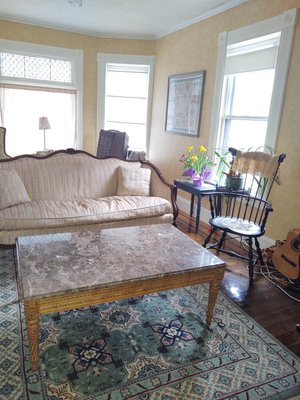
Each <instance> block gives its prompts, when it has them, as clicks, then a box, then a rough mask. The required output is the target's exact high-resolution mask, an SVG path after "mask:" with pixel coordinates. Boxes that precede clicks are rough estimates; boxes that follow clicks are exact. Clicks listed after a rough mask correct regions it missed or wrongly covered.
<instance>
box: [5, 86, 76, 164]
mask: <svg viewBox="0 0 300 400" xmlns="http://www.w3.org/2000/svg"><path fill="white" fill-rule="evenodd" d="M0 95H1V96H2V97H1V98H3V99H4V101H3V103H2V104H1V106H2V109H3V111H4V113H3V115H4V119H3V125H4V126H5V127H6V129H7V132H6V151H7V153H8V154H9V155H10V156H16V155H19V154H32V153H35V152H36V151H39V150H43V149H44V131H42V130H39V117H41V116H46V117H48V120H49V122H50V126H51V129H49V130H47V131H46V147H47V148H48V149H51V150H59V149H66V148H68V147H75V144H76V143H75V110H76V94H75V93H63V92H52V91H51V92H48V91H40V90H24V89H13V88H0ZM16 115H17V116H18V118H16Z"/></svg>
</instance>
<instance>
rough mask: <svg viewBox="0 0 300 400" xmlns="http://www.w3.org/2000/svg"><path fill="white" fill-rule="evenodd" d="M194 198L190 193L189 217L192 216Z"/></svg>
mask: <svg viewBox="0 0 300 400" xmlns="http://www.w3.org/2000/svg"><path fill="white" fill-rule="evenodd" d="M194 199H195V195H194V194H192V195H191V205H190V217H192V216H193V213H194Z"/></svg>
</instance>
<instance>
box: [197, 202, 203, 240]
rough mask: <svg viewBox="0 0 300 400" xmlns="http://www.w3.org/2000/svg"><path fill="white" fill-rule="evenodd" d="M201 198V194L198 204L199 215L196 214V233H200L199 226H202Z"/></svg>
mask: <svg viewBox="0 0 300 400" xmlns="http://www.w3.org/2000/svg"><path fill="white" fill-rule="evenodd" d="M201 197H202V196H201V194H199V196H198V202H197V214H196V233H198V231H199V224H200V212H201V203H202V199H201Z"/></svg>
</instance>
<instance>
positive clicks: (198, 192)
mask: <svg viewBox="0 0 300 400" xmlns="http://www.w3.org/2000/svg"><path fill="white" fill-rule="evenodd" d="M174 185H175V188H176V191H175V196H176V197H177V189H181V190H183V191H184V192H187V193H190V194H191V205H190V216H191V217H192V216H193V212H194V200H195V196H196V197H197V212H196V233H198V231H199V223H200V212H201V203H202V196H206V195H208V194H209V193H215V191H216V186H215V185H214V184H213V183H207V182H205V183H204V184H203V185H202V186H194V185H193V184H192V182H191V181H188V180H184V179H176V180H175V181H174Z"/></svg>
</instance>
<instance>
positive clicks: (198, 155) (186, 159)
mask: <svg viewBox="0 0 300 400" xmlns="http://www.w3.org/2000/svg"><path fill="white" fill-rule="evenodd" d="M187 150H188V151H187V154H182V156H181V157H180V160H179V161H180V162H182V163H183V169H184V171H183V175H185V176H191V177H192V180H193V184H194V185H195V186H201V185H202V183H203V182H204V181H205V180H206V179H207V178H208V176H209V175H210V173H211V171H210V168H211V166H213V165H214V162H213V161H212V160H211V159H210V158H209V157H208V155H207V149H206V148H205V147H204V146H200V147H199V152H195V151H194V146H188V148H187Z"/></svg>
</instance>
